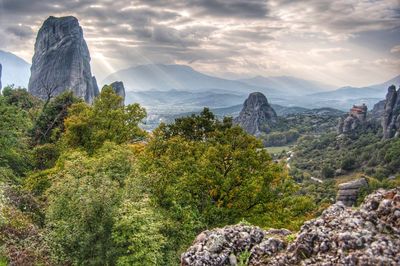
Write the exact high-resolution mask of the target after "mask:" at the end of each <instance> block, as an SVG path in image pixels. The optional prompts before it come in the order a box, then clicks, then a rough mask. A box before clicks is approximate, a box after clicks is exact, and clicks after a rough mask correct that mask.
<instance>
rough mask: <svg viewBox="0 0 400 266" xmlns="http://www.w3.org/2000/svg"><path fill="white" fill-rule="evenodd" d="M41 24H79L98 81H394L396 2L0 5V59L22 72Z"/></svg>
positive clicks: (399, 16) (399, 15) (98, 0)
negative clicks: (143, 68)
mask: <svg viewBox="0 0 400 266" xmlns="http://www.w3.org/2000/svg"><path fill="white" fill-rule="evenodd" d="M50 15H54V16H64V15H74V16H76V17H77V18H78V19H79V21H80V24H81V26H82V27H83V30H84V36H85V39H86V41H87V43H88V46H89V49H90V53H91V57H92V70H93V72H94V74H95V75H96V76H97V79H98V80H102V79H103V78H105V76H107V75H108V74H110V73H112V72H115V71H116V70H119V69H123V68H127V67H129V66H134V65H139V64H149V63H167V64H186V65H190V66H192V67H193V68H195V69H196V70H199V71H201V72H204V73H209V74H212V75H217V76H220V77H228V78H242V77H249V76H254V75H269V76H276V75H292V76H297V77H301V78H305V79H315V80H319V81H322V82H325V83H330V84H333V85H337V86H342V85H354V86H362V85H369V84H372V83H378V82H382V81H385V80H388V79H390V78H392V77H394V76H395V75H397V74H400V0H380V1H375V0H369V1H364V0H360V1H352V0H336V1H331V0H326V1H322V0H321V1H317V0H304V1H296V0H281V1H278V0H264V1H261V0H186V1H183V0H182V1H178V0H138V1H132V0H0V49H2V50H6V51H10V52H13V53H15V54H17V55H19V56H21V57H23V58H24V59H25V60H27V61H28V62H31V58H32V55H33V45H34V41H35V37H36V33H37V31H38V29H39V27H40V26H41V24H42V23H43V21H44V20H45V19H46V18H47V17H48V16H50Z"/></svg>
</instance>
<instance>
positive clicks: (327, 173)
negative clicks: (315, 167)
mask: <svg viewBox="0 0 400 266" xmlns="http://www.w3.org/2000/svg"><path fill="white" fill-rule="evenodd" d="M321 175H322V176H323V177H325V178H332V177H334V175H335V170H333V168H332V167H330V166H324V167H323V168H322V171H321Z"/></svg>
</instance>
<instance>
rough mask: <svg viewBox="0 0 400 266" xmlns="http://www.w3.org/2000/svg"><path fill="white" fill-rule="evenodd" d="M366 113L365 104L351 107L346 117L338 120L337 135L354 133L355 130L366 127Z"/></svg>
mask: <svg viewBox="0 0 400 266" xmlns="http://www.w3.org/2000/svg"><path fill="white" fill-rule="evenodd" d="M367 112H368V108H367V106H366V105H365V104H363V105H359V106H358V105H353V107H352V108H351V109H350V111H349V113H348V115H347V116H346V117H341V118H339V122H338V126H337V131H338V134H342V133H343V134H350V133H354V132H355V131H356V130H357V129H359V128H361V127H362V126H364V125H366V123H367V122H366V117H367Z"/></svg>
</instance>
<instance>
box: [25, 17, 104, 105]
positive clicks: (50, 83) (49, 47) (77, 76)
mask: <svg viewBox="0 0 400 266" xmlns="http://www.w3.org/2000/svg"><path fill="white" fill-rule="evenodd" d="M94 83H95V79H93V78H92V73H91V69H90V54H89V50H88V47H87V44H86V42H85V40H84V38H83V31H82V28H81V27H80V26H79V22H78V20H77V19H76V18H75V17H72V16H68V17H60V18H56V17H49V18H48V19H46V21H45V22H44V23H43V25H42V27H41V28H40V30H39V32H38V35H37V38H36V43H35V53H34V56H33V59H32V67H31V77H30V79H29V86H28V89H29V92H31V93H32V94H33V95H35V96H38V97H40V98H43V99H48V98H49V96H51V97H54V96H56V95H58V94H60V93H62V92H64V91H66V90H72V91H73V93H74V95H75V96H77V97H80V98H82V99H84V100H85V101H86V102H88V103H92V102H93V100H94V97H95V96H96V87H97V84H94Z"/></svg>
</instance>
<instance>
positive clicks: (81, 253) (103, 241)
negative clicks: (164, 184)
mask: <svg viewBox="0 0 400 266" xmlns="http://www.w3.org/2000/svg"><path fill="white" fill-rule="evenodd" d="M97 166H98V165H97V164H96V160H94V159H91V158H87V157H86V156H85V155H84V154H82V153H79V152H73V153H72V154H70V155H69V156H68V158H65V161H64V162H63V166H62V169H60V170H59V171H57V173H56V174H54V176H53V177H52V179H53V180H55V181H54V182H53V184H52V186H51V188H50V189H49V190H48V208H47V210H46V228H47V230H48V231H49V238H50V241H51V244H52V247H53V249H54V251H55V254H56V256H57V257H58V259H59V260H60V263H65V262H68V261H69V262H70V263H73V264H78V265H104V264H113V263H114V261H115V258H114V253H113V248H112V247H113V241H112V228H113V225H114V215H115V213H116V208H117V206H118V203H119V201H120V197H119V192H118V191H119V190H118V188H119V185H118V182H117V181H114V180H112V178H111V177H110V176H108V175H107V174H106V173H104V172H102V171H97Z"/></svg>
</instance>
